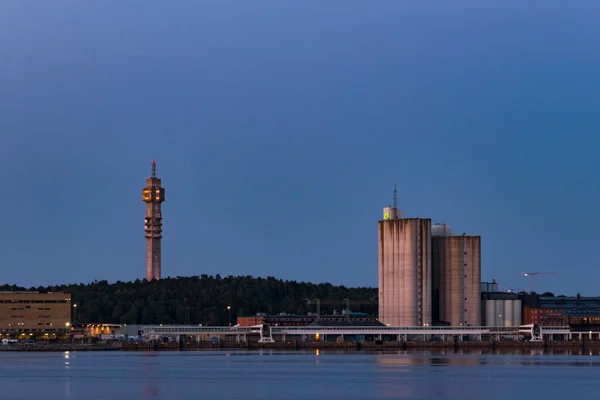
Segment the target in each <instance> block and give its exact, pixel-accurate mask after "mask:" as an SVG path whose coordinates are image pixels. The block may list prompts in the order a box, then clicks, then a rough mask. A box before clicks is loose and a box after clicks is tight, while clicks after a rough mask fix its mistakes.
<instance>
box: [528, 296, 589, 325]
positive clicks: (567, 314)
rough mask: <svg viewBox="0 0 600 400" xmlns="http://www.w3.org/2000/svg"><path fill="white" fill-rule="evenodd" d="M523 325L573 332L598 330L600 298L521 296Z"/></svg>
mask: <svg viewBox="0 0 600 400" xmlns="http://www.w3.org/2000/svg"><path fill="white" fill-rule="evenodd" d="M521 298H522V299H523V323H524V324H540V325H544V326H559V325H563V326H566V325H568V326H570V327H571V329H572V330H574V331H584V332H585V331H590V330H592V331H596V330H599V329H600V297H585V296H580V295H577V296H575V297H566V296H557V297H554V296H537V295H535V294H530V295H525V296H521Z"/></svg>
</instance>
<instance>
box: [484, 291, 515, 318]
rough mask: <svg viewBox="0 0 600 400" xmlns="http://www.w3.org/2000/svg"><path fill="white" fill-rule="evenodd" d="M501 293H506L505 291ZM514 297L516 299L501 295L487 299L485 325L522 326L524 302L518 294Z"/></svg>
mask: <svg viewBox="0 0 600 400" xmlns="http://www.w3.org/2000/svg"><path fill="white" fill-rule="evenodd" d="M499 295H504V293H500V294H499ZM502 297H506V296H502ZM514 297H515V298H514V299H512V298H509V299H505V298H500V297H499V298H497V299H495V300H485V302H484V304H485V325H486V326H520V325H521V307H522V302H521V300H519V299H517V298H516V296H514Z"/></svg>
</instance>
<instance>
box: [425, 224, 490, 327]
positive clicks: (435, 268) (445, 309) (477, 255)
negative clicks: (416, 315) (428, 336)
mask: <svg viewBox="0 0 600 400" xmlns="http://www.w3.org/2000/svg"><path fill="white" fill-rule="evenodd" d="M431 263H432V264H431V265H432V273H433V284H432V287H433V288H435V289H437V290H438V296H437V298H438V300H437V301H438V304H436V305H434V309H439V313H437V315H436V317H438V318H439V322H447V323H449V324H450V325H452V326H459V325H470V326H479V325H480V324H481V292H480V281H481V237H480V236H467V235H461V236H436V237H433V236H432V238H431Z"/></svg>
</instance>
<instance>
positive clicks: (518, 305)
mask: <svg viewBox="0 0 600 400" xmlns="http://www.w3.org/2000/svg"><path fill="white" fill-rule="evenodd" d="M522 306H523V304H522V301H521V300H513V326H520V325H521V324H522V323H523V320H522V315H521V310H522Z"/></svg>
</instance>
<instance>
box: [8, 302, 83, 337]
mask: <svg viewBox="0 0 600 400" xmlns="http://www.w3.org/2000/svg"><path fill="white" fill-rule="evenodd" d="M70 329H71V295H70V294H69V293H62V292H59V293H39V292H0V334H4V335H11V336H18V335H23V334H31V335H34V336H44V335H46V336H48V335H50V336H56V335H59V334H65V333H67V332H69V331H70Z"/></svg>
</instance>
